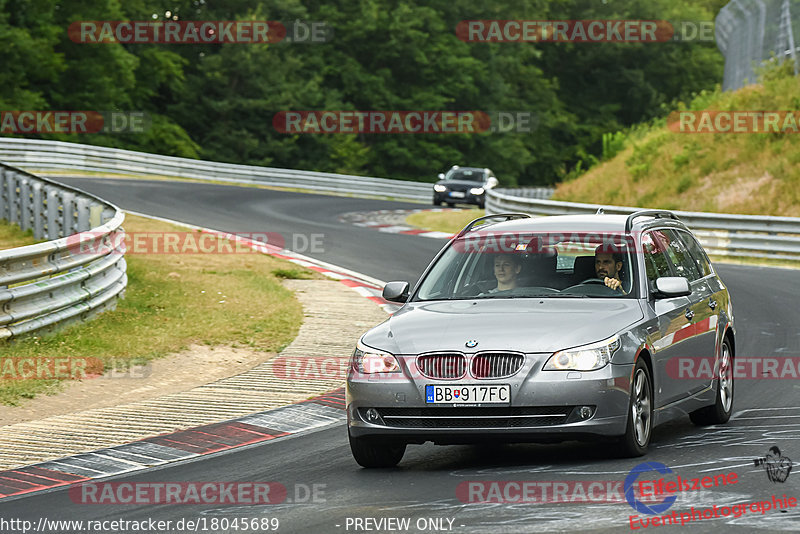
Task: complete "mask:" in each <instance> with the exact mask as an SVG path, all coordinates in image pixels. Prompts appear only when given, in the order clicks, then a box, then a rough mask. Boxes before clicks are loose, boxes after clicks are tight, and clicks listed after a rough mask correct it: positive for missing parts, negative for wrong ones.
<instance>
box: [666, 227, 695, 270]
mask: <svg viewBox="0 0 800 534" xmlns="http://www.w3.org/2000/svg"><path fill="white" fill-rule="evenodd" d="M658 233H661V234H662V235H663V236H664V239H665V240H666V242H667V255H668V256H669V259H670V261H671V262H672V265H673V267H675V273H676V274H677V275H678V276H682V277H684V278H686V279H687V280H689V281H690V282H693V281H695V280H698V279H699V278H700V271H698V270H697V265H696V264H695V262H694V258H692V255H691V254H690V253H689V250H688V249H687V248H686V245H685V244H684V243H683V241H681V238H680V236H678V232H677V231H675V230H662V231H660V232H658Z"/></svg>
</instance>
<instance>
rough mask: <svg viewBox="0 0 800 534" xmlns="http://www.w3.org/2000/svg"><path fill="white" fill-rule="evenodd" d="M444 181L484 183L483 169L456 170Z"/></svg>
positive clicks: (449, 173)
mask: <svg viewBox="0 0 800 534" xmlns="http://www.w3.org/2000/svg"><path fill="white" fill-rule="evenodd" d="M444 179H445V180H464V181H467V182H483V169H456V170H453V171H450V172H448V173H447V176H445V178H444Z"/></svg>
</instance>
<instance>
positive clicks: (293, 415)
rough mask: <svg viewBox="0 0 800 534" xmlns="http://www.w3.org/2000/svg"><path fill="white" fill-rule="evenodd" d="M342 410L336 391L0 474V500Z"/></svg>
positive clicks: (295, 427) (287, 431) (336, 418)
mask: <svg viewBox="0 0 800 534" xmlns="http://www.w3.org/2000/svg"><path fill="white" fill-rule="evenodd" d="M127 213H131V214H132V215H137V216H140V217H145V218H148V219H154V220H159V221H163V222H166V223H169V224H174V225H176V226H182V227H185V228H190V229H192V230H197V231H199V232H202V233H207V234H211V235H215V236H218V237H221V238H224V239H228V240H230V241H234V242H237V243H241V244H243V245H245V246H248V247H250V248H252V249H253V250H257V251H259V252H263V253H264V254H268V255H270V256H274V257H276V258H281V259H284V260H287V261H290V262H292V263H295V264H297V265H301V266H303V267H306V268H308V269H311V270H314V271H317V272H319V273H321V274H323V275H325V276H327V277H329V278H333V279H335V280H338V281H339V282H340V283H342V284H344V285H346V286H347V287H349V288H350V289H352V290H354V291H356V292H357V293H358V294H360V295H362V296H363V297H365V298H368V299H370V300H372V301H373V302H376V303H378V304H379V305H381V307H382V308H383V309H384V311H386V312H387V313H394V312H395V311H397V310H398V309H399V308H400V306H399V305H397V304H395V303H392V302H388V301H386V300H384V299H383V298H382V297H381V292H382V289H383V286H384V282H382V281H381V280H378V279H376V278H372V277H370V276H367V275H365V274H362V273H357V272H355V271H350V270H349V269H345V268H342V267H339V266H336V265H332V264H329V263H326V262H322V261H319V260H315V259H313V258H309V257H307V256H303V255H302V254H298V253H296V252H292V251H290V250H286V249H281V248H279V247H276V246H274V245H268V244H265V243H261V242H258V241H254V240H252V239H248V238H244V237H241V236H237V235H236V234H230V233H226V232H221V231H218V230H212V229H210V228H203V227H199V226H195V225H191V224H187V223H182V222H179V221H174V220H171V219H165V218H162V217H155V216H152V215H146V214H142V213H136V212H130V211H129V212H127ZM344 409H345V400H344V388H339V389H336V390H334V391H331V392H328V393H325V394H323V395H320V396H317V397H314V398H312V399H310V400H307V401H303V402H301V403H297V404H291V405H288V406H284V407H281V408H276V409H274V410H268V411H265V412H260V413H255V414H252V415H247V416H245V417H240V418H238V419H232V420H230V421H224V422H221V423H212V424H209V425H203V426H199V427H194V428H189V429H186V430H181V431H178V432H173V433H170V434H162V435H159V436H154V437H151V438H146V439H143V440H140V441H134V442H132V443H127V444H125V445H120V446H116V447H109V448H106V449H99V450H96V451H92V452H87V453H83V454H77V455H74V456H68V457H66V458H61V459H58V460H51V461H47V462H42V463H38V464H33V465H28V466H25V467H19V468H14V469H9V470H6V471H0V500H4V499H8V498H13V497H19V496H22V495H25V494H28V493H33V492H37V491H43V490H48V489H52V488H56V487H60V486H69V485H73V484H78V483H81V482H85V481H87V480H93V479H98V478H105V477H110V476H114V475H119V474H124V473H130V472H134V471H141V470H145V469H148V468H150V467H155V466H159V465H163V464H167V463H171V462H176V461H181V460H187V459H190V458H195V457H198V456H204V455H208V454H213V453H217V452H220V451H225V450H229V449H235V448H237V447H243V446H246V445H251V444H254V443H261V442H266V441H272V440H278V439H282V438H286V437H288V436H292V435H295V434H299V433H301V432H308V431H312V430H315V429H322V428H324V427H327V426H331V425H335V424H340V423H341V422H343V421H345V420H346V419H347V417H346V415H345V411H344Z"/></svg>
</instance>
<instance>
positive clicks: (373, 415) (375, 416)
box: [367, 408, 381, 423]
mask: <svg viewBox="0 0 800 534" xmlns="http://www.w3.org/2000/svg"><path fill="white" fill-rule="evenodd" d="M380 420H381V414H379V413H378V410H376V409H375V408H370V409H369V410H367V421H369V422H370V423H378V422H379V421H380Z"/></svg>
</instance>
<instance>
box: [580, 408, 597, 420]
mask: <svg viewBox="0 0 800 534" xmlns="http://www.w3.org/2000/svg"><path fill="white" fill-rule="evenodd" d="M592 413H594V410H592V408H591V406H581V407H580V409H579V410H578V415H579V416H580V418H581V419H589V418H590V417H591V416H592Z"/></svg>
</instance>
